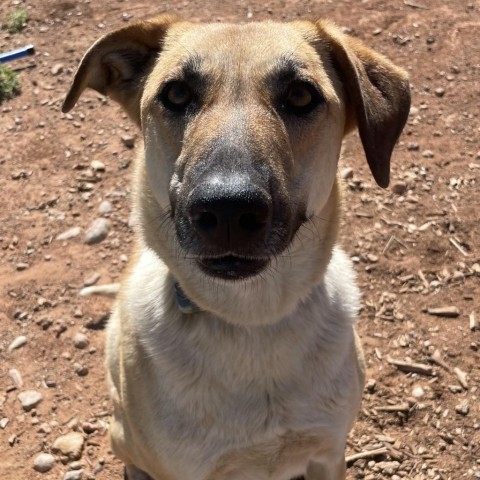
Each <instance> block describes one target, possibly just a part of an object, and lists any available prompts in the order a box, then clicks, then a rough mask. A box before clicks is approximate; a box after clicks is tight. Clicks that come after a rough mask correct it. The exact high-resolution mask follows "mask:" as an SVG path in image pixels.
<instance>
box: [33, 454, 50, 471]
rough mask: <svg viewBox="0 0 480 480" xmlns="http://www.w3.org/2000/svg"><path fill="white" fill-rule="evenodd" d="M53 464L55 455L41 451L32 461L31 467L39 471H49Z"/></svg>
mask: <svg viewBox="0 0 480 480" xmlns="http://www.w3.org/2000/svg"><path fill="white" fill-rule="evenodd" d="M54 465H55V457H54V456H53V455H50V454H49V453H41V454H40V455H37V456H36V457H35V460H34V461H33V469H34V470H36V471H37V472H40V473H45V472H48V471H50V470H51V469H52V468H53V466H54Z"/></svg>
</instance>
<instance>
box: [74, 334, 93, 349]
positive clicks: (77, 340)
mask: <svg viewBox="0 0 480 480" xmlns="http://www.w3.org/2000/svg"><path fill="white" fill-rule="evenodd" d="M88 344H89V341H88V337H87V336H86V335H85V334H84V333H81V332H78V333H76V334H75V336H74V337H73V345H75V348H79V349H83V348H86V347H88Z"/></svg>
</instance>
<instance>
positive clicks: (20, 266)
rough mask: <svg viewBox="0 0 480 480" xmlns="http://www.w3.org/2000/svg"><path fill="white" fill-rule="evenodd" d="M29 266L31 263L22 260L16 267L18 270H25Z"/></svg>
mask: <svg viewBox="0 0 480 480" xmlns="http://www.w3.org/2000/svg"><path fill="white" fill-rule="evenodd" d="M29 266H30V265H29V264H28V263H25V262H20V263H17V265H16V269H17V271H19V272H21V271H23V270H26V269H27V268H28V267H29Z"/></svg>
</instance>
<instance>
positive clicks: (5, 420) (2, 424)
mask: <svg viewBox="0 0 480 480" xmlns="http://www.w3.org/2000/svg"><path fill="white" fill-rule="evenodd" d="M9 421H10V420H9V419H8V418H7V417H3V418H2V419H1V420H0V428H1V429H2V430H5V428H7V425H8V422H9Z"/></svg>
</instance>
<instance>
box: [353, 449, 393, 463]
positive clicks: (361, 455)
mask: <svg viewBox="0 0 480 480" xmlns="http://www.w3.org/2000/svg"><path fill="white" fill-rule="evenodd" d="M388 453H389V449H388V448H387V447H381V448H376V449H375V450H365V451H364V452H360V453H355V454H353V455H349V456H348V457H345V462H347V463H353V462H355V461H356V460H360V459H361V458H374V457H378V456H380V455H387V454H388Z"/></svg>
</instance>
